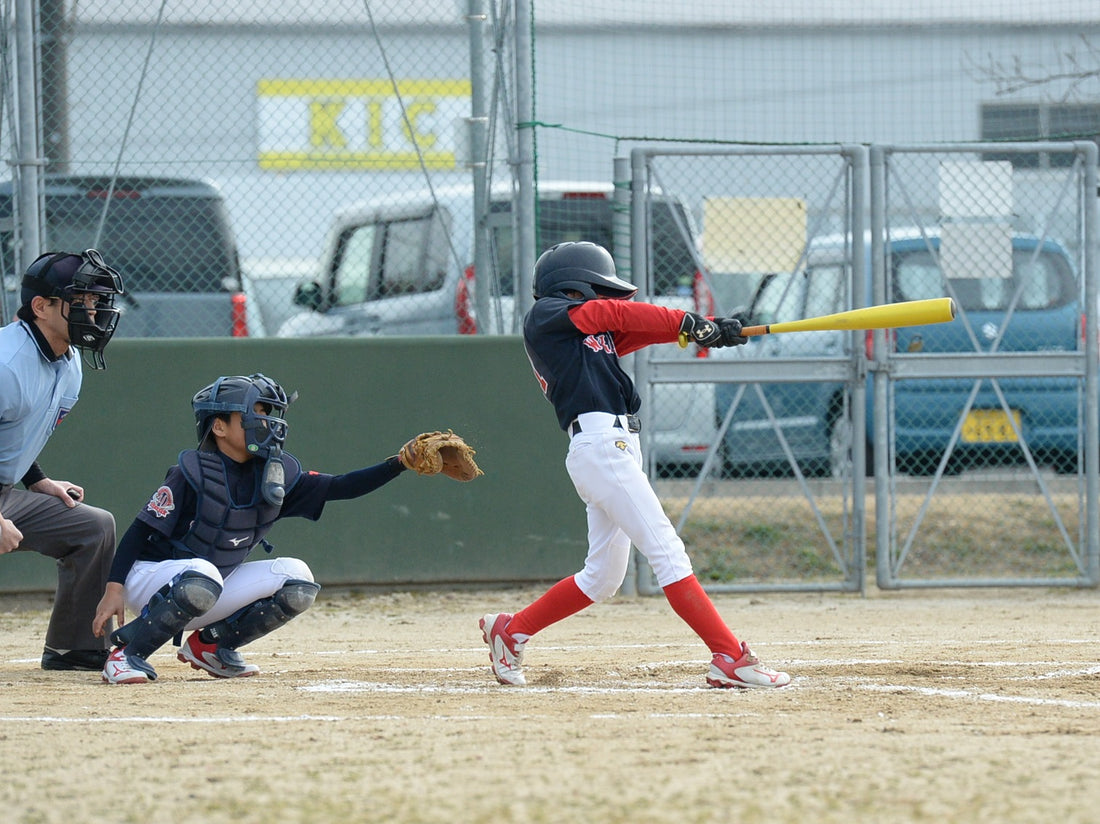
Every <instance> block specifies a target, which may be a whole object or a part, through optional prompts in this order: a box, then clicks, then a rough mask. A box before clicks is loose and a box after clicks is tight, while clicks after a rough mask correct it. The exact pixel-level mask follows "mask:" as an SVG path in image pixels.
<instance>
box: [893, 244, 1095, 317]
mask: <svg viewBox="0 0 1100 824" xmlns="http://www.w3.org/2000/svg"><path fill="white" fill-rule="evenodd" d="M893 272H894V293H895V298H896V299H897V300H923V299H925V298H937V297H943V295H944V294H945V291H944V285H943V274H942V272H941V270H940V265H939V263H938V261H937V260H936V259H935V258H934V257H933V256H932V254H931V253H930V252H929V251H928V250H926V249H925V250H920V251H914V252H905V253H899V254H895V255H894V258H893ZM950 282H951V288H952V290H953V292H954V295H955V297H956V299H957V300H958V302H959V304H960V306H961V307H962V309H963V310H965V311H978V312H1003V311H1006V310H1007V309H1008V308H1009V306H1010V305H1011V304H1012V301H1013V298H1014V296H1015V295H1016V293H1017V292H1019V299H1018V301H1017V303H1016V306H1017V308H1019V309H1033V310H1038V309H1056V308H1058V307H1060V306H1065V305H1066V304H1068V303H1071V302H1072V301H1074V300H1075V299H1076V295H1077V286H1076V283H1075V281H1074V278H1073V273H1072V271H1070V268H1069V264H1068V262H1067V261H1066V259H1065V258H1064V257H1063V256H1061V255H1057V254H1053V253H1050V252H1046V251H1042V252H1040V253H1039V254H1035V250H1033V249H1030V250H1029V249H1015V250H1013V253H1012V271H1011V272H1005V273H1004V276H994V277H955V278H951V281H950Z"/></svg>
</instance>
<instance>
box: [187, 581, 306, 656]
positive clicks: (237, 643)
mask: <svg viewBox="0 0 1100 824" xmlns="http://www.w3.org/2000/svg"><path fill="white" fill-rule="evenodd" d="M320 590H321V585H320V584H317V583H314V582H313V581H297V580H293V579H292V580H289V581H287V582H286V583H285V584H283V585H282V587H280V588H279V589H278V590H277V591H276V592H275V594H274V595H272V596H271V597H270V598H261V599H260V600H259V601H253V602H252V603H251V604H249V605H248V606H246V607H244V608H243V609H240V610H238V611H237V612H235V613H234V614H233V615H230V616H229V617H228V618H226V619H224V620H222V621H218V622H217V623H216V624H211V625H210V626H208V627H205V628H203V631H202V633H203V635H202V638H203V640H204V641H206V642H207V643H213V642H217V644H218V646H221V647H228V648H229V649H236V648H237V647H242V646H244V645H245V644H248V643H251V642H252V641H255V640H256V639H257V638H262V637H263V636H264V635H267V634H268V633H269V632H274V631H275V630H277V629H278V628H279V627H281V626H282V625H283V624H285V623H287V622H288V621H289V620H290V619H292V618H294V616H296V615H301V614H302V613H303V612H305V611H306V610H307V609H309V608H310V607H311V606H313V601H314V599H315V598H316V597H317V593H318V592H319V591H320Z"/></svg>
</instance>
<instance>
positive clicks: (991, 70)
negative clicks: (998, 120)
mask: <svg viewBox="0 0 1100 824" xmlns="http://www.w3.org/2000/svg"><path fill="white" fill-rule="evenodd" d="M1079 40H1080V43H1079V44H1078V46H1076V47H1074V48H1070V49H1067V50H1066V51H1064V52H1062V53H1061V54H1059V55H1058V58H1057V60H1056V61H1055V64H1054V65H1053V66H1038V67H1032V68H1029V67H1028V66H1026V65H1025V64H1024V62H1023V61H1022V60H1021V59H1020V57H1019V56H1017V55H1014V56H1012V57H1011V58H1008V59H1007V60H1006V59H999V58H995V57H993V55H992V54H987V55H985V57H984V58H981V59H974V58H972V57H971V56H970V55H967V56H966V61H967V64H968V65H967V70H968V71H969V72H970V73H971V76H973V77H976V78H977V79H978V80H982V81H985V82H989V83H992V84H993V88H994V94H995V95H996V96H997V97H1004V96H1005V95H1010V94H1015V93H1016V92H1021V91H1025V90H1027V89H1038V88H1050V87H1052V86H1054V85H1056V84H1061V83H1064V84H1065V86H1064V90H1063V91H1062V93H1061V94H1060V95H1059V96H1058V97H1057V102H1060V103H1065V102H1068V101H1070V100H1076V99H1080V98H1081V97H1083V96H1084V94H1085V92H1084V90H1083V86H1084V85H1085V84H1086V83H1087V82H1089V81H1090V80H1097V79H1100V47H1098V46H1097V45H1096V44H1094V43H1092V42H1091V41H1090V40H1089V39H1088V38H1087V37H1085V36H1084V35H1080V36H1079ZM1079 52H1081V53H1079Z"/></svg>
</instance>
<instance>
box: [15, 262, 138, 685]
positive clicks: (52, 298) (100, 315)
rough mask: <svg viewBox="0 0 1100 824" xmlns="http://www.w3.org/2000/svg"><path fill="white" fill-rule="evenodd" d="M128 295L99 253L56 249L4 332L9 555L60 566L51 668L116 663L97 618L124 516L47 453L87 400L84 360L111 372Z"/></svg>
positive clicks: (49, 641) (26, 282) (26, 281)
mask: <svg viewBox="0 0 1100 824" xmlns="http://www.w3.org/2000/svg"><path fill="white" fill-rule="evenodd" d="M121 294H123V289H122V278H121V277H120V276H119V274H118V272H116V271H115V270H114V269H112V268H111V267H109V266H107V264H106V263H104V262H103V258H102V256H101V255H100V254H99V252H97V251H96V250H95V249H89V250H88V251H86V252H84V253H82V254H75V253H69V252H48V253H46V254H44V255H42V256H40V257H39V258H38V259H37V260H35V261H34V262H33V263H32V264H31V265H30V266H29V267H27V271H26V274H24V275H23V282H22V292H21V293H20V301H21V305H20V307H19V311H18V313H17V314H18V317H17V318H16V320H13V321H12V322H11V323H10V324H8V325H7V326H4V327H3V328H0V554H4V553H7V552H13V551H34V552H38V553H40V554H42V555H45V556H47V557H49V558H53V559H55V560H56V561H57V592H56V595H55V596H54V604H53V612H52V614H51V616H50V623H49V627H48V628H47V630H46V643H45V649H44V650H43V651H42V669H45V670H100V669H102V668H103V664H104V662H105V661H106V660H107V650H106V648H105V647H104V641H103V639H99V638H96V637H95V635H94V634H93V633H92V619H93V618H94V617H95V610H96V604H97V603H98V602H99V597H100V595H101V594H102V593H103V588H104V586H105V585H106V583H107V575H108V573H109V571H110V567H111V560H112V558H113V557H114V545H115V519H114V516H112V515H111V513H110V512H107V511H106V510H103V509H97V508H96V507H93V506H88V505H87V504H85V503H83V500H84V489H83V488H82V487H80V486H77V485H76V484H74V483H70V482H69V481H55V480H53V479H52V478H49V477H47V476H46V473H45V472H43V471H42V468H41V467H40V466H39V465H38V456H39V454H40V453H41V451H42V449H43V447H45V445H46V441H47V440H49V437H50V435H51V434H53V431H54V429H55V428H56V427H57V425H58V424H60V423H61V421H62V420H64V418H65V416H66V415H67V414H69V411H70V410H71V409H72V408H73V406H74V405H75V404H76V402H77V399H78V398H79V397H80V386H81V382H82V380H83V366H82V358H81V356H80V355H83V360H86V361H87V362H88V365H89V366H91V367H92V368H93V369H102V368H104V366H105V363H104V360H103V349H104V348H105V347H106V346H107V343H108V342H109V341H110V339H111V336H112V335H113V334H114V331H115V327H116V326H117V324H118V319H119V310H118V309H117V308H115V303H114V302H115V297H116V296H117V295H121ZM76 350H79V352H80V354H79V355H78V353H77V351H76ZM16 482H19V483H21V484H22V485H23V486H24V487H25V490H24V489H16V488H15V487H14V485H15V483H16Z"/></svg>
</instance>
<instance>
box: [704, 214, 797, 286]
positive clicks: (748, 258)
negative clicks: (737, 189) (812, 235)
mask: <svg viewBox="0 0 1100 824" xmlns="http://www.w3.org/2000/svg"><path fill="white" fill-rule="evenodd" d="M805 246H806V201H804V200H802V199H801V198H797V197H708V198H705V199H704V200H703V259H704V260H705V261H706V264H707V267H708V268H709V269H710V270H711V271H712V272H791V271H793V270H794V267H795V265H796V264H797V263H798V260H799V258H800V257H801V256H802V251H803V249H804V248H805Z"/></svg>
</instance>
